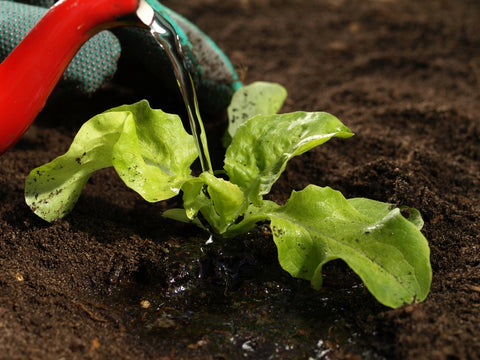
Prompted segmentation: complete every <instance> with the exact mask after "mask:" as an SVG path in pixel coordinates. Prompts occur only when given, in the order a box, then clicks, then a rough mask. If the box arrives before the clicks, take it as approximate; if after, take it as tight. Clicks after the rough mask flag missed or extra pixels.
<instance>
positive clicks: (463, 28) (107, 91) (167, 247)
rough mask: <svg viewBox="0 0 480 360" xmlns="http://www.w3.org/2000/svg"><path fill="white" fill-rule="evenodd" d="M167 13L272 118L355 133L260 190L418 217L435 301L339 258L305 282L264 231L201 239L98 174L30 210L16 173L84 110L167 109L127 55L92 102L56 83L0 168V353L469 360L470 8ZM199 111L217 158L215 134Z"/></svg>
mask: <svg viewBox="0 0 480 360" xmlns="http://www.w3.org/2000/svg"><path fill="white" fill-rule="evenodd" d="M164 3H165V4H167V5H170V6H171V7H172V8H174V9H175V10H177V11H178V12H180V13H182V14H184V15H186V16H187V17H189V18H190V19H191V20H193V21H194V22H195V23H196V24H197V25H199V26H200V28H202V29H203V30H204V31H205V32H206V33H208V34H209V35H211V37H212V38H213V39H214V40H215V41H216V42H217V43H218V44H219V45H220V47H221V48H222V49H224V50H225V52H226V53H227V55H228V56H229V57H230V58H231V60H232V62H233V63H234V64H235V65H236V66H238V69H239V72H240V73H241V74H242V76H243V77H244V81H245V83H250V82H252V81H256V80H268V81H275V82H278V83H281V84H283V85H285V86H286V88H287V89H288V91H289V98H288V100H287V103H286V105H285V108H284V109H283V110H284V111H293V110H309V111H313V110H324V111H328V112H330V113H332V114H334V115H336V116H337V117H339V118H340V119H341V120H342V121H343V122H344V123H345V124H346V125H347V126H349V127H350V128H351V129H352V130H353V131H354V132H355V133H356V136H355V137H353V138H351V139H348V140H333V141H331V142H329V143H327V144H326V145H324V146H322V147H320V148H317V149H314V150H313V151H311V152H309V153H307V154H305V155H302V156H301V157H299V158H296V159H295V160H293V161H292V162H291V163H290V164H289V166H288V168H287V170H286V172H285V173H284V174H283V176H282V178H281V179H280V181H279V183H278V184H277V185H276V186H275V188H274V191H273V194H272V197H273V198H274V199H275V200H276V201H279V202H281V201H284V200H285V199H286V198H287V197H288V196H289V194H290V192H291V190H293V189H302V188H303V187H305V186H306V185H307V184H309V183H314V184H318V185H321V186H326V185H328V186H331V187H333V188H335V189H338V190H340V191H342V192H343V193H344V194H345V196H347V197H357V196H362V197H369V198H373V199H377V200H381V201H386V202H391V203H394V204H398V205H401V204H402V205H408V206H411V207H415V208H417V209H419V210H420V212H421V213H422V215H423V217H424V220H425V227H424V230H423V232H424V234H425V236H426V237H427V239H428V240H429V243H430V246H431V261H432V267H433V284H432V289H431V293H430V295H429V296H428V298H427V299H426V300H425V302H423V303H420V304H413V305H408V306H404V307H402V308H400V309H396V310H392V309H388V308H385V307H383V306H381V305H379V304H378V303H377V302H376V301H375V299H373V298H372V297H371V295H369V293H368V292H367V291H366V290H365V289H364V287H363V286H362V284H361V282H360V281H359V280H358V278H357V277H356V276H355V275H354V274H352V272H351V271H349V270H348V268H346V266H344V265H343V264H342V263H332V264H329V266H328V267H326V269H325V284H324V286H323V288H322V289H321V290H320V291H314V290H312V289H310V287H309V285H308V284H307V283H306V282H304V281H298V280H295V279H292V278H290V277H289V276H288V274H286V273H285V272H283V271H282V270H281V269H280V267H279V266H278V263H277V260H276V253H275V248H274V246H273V244H272V241H271V238H270V236H269V230H268V228H267V227H265V226H260V227H259V228H258V229H257V230H256V231H254V232H252V233H250V234H247V235H245V236H244V237H241V238H238V239H234V240H233V241H230V242H229V243H226V244H223V243H222V242H221V241H216V242H214V245H211V246H206V245H205V242H206V240H207V238H208V235H207V234H205V233H204V232H202V231H200V230H198V229H196V228H194V227H190V226H185V225H181V224H176V223H173V222H171V221H169V220H166V219H163V218H162V217H161V212H162V211H163V210H165V209H167V208H168V207H171V206H174V205H175V204H176V200H172V201H168V202H165V203H160V204H146V203H144V202H143V201H142V200H141V199H139V197H138V196H137V195H136V194H134V193H132V192H131V191H130V190H128V189H127V188H126V187H125V186H124V185H123V184H122V183H121V181H120V180H119V179H118V178H117V177H116V175H115V174H114V173H113V172H112V171H111V170H109V169H106V170H102V171H100V172H98V173H96V174H95V175H94V176H93V177H92V179H91V180H90V181H89V183H88V184H87V186H86V188H85V190H84V192H83V194H82V196H81V198H80V200H79V203H78V205H77V206H76V208H75V210H74V211H73V213H72V214H71V215H70V216H68V217H67V218H65V219H64V220H62V221H58V222H56V223H54V224H47V223H45V222H43V221H42V220H40V219H38V218H37V217H36V216H35V215H34V214H32V213H31V211H30V210H29V209H28V207H27V206H26V205H25V203H24V200H23V189H24V181H25V177H26V175H27V174H28V172H29V171H30V170H31V169H33V168H34V167H36V166H39V165H41V164H43V163H45V162H48V161H50V160H51V159H52V158H53V157H55V156H57V155H60V154H62V153H64V152H65V151H66V149H67V148H68V145H69V143H70V142H71V140H72V138H73V136H74V134H75V132H76V131H77V130H78V128H79V126H80V125H81V124H82V123H83V122H84V121H86V120H87V119H88V118H89V117H90V116H92V115H94V114H96V113H98V112H101V111H103V110H105V109H107V108H109V107H112V106H116V105H120V104H122V103H127V102H133V101H136V100H139V99H141V98H147V99H149V100H150V101H151V103H152V105H157V104H158V106H162V107H163V108H166V109H167V110H170V109H169V107H170V108H171V107H173V105H171V104H165V103H162V100H163V98H162V96H160V95H159V94H158V91H157V89H158V86H159V85H158V84H157V85H156V86H157V88H152V87H149V86H147V85H148V84H151V81H148V80H149V75H148V74H142V71H141V70H138V69H137V70H136V72H135V75H134V76H131V75H129V74H131V73H132V71H133V70H132V69H131V68H128V64H123V65H122V66H123V68H122V67H121V69H120V71H119V74H118V76H117V78H116V79H114V80H113V81H112V82H111V83H109V84H108V85H107V86H106V87H105V88H104V89H102V90H101V91H100V92H99V93H97V94H96V95H95V96H94V97H86V96H83V95H79V94H77V93H75V92H73V91H69V90H63V89H61V88H58V89H57V90H56V91H55V93H54V94H53V95H52V97H51V98H50V100H49V102H48V104H47V107H46V108H45V110H44V111H43V112H42V113H41V114H40V116H39V118H38V119H37V121H36V122H35V125H34V126H33V127H32V128H31V130H30V131H29V132H28V133H27V134H26V135H25V136H24V137H23V138H22V139H21V140H20V142H19V143H18V144H17V145H16V146H15V147H14V148H13V149H12V150H10V151H9V152H7V153H6V154H4V155H3V156H1V157H0V169H1V170H0V175H1V176H0V202H1V207H0V359H2V360H3V359H245V358H247V359H439V360H440V359H445V360H446V359H450V360H451V359H479V358H480V335H479V334H480V331H479V329H480V316H479V315H480V241H479V236H480V225H479V221H478V211H479V207H480V162H479V161H480V150H479V146H478V144H479V140H480V120H479V118H478V114H479V113H480V95H479V90H480V24H479V21H478V19H479V18H480V4H479V3H478V2H477V1H474V0H424V1H416V0H415V1H414V0H403V1H399V0H397V1H395V0H382V1H380V0H271V1H268V0H261V1H260V0H259V1H249V0H243V1H241V0H238V1H234V0H231V1H219V0H201V1H195V2H193V1H186V0H178V1H173V0H171V1H165V2H164ZM142 76H143V78H142ZM142 79H143V80H142ZM204 110H205V111H207V110H208V109H204ZM207 112H208V111H207ZM205 120H206V122H207V123H208V124H207V127H208V128H209V131H210V143H211V144H212V145H213V148H214V152H215V158H216V162H217V164H218V163H219V162H220V159H221V147H220V146H218V145H217V144H216V143H217V142H216V139H218V137H219V134H220V133H221V131H222V129H223V128H224V125H225V123H224V121H223V118H222V116H213V115H209V116H208V119H205ZM218 143H219V141H218Z"/></svg>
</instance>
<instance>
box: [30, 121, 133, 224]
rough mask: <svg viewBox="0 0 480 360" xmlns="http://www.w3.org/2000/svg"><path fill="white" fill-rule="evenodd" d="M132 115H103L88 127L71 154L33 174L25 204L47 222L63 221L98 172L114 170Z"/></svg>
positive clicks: (76, 141) (78, 135) (69, 152)
mask: <svg viewBox="0 0 480 360" xmlns="http://www.w3.org/2000/svg"><path fill="white" fill-rule="evenodd" d="M131 118H132V114H131V113H129V112H112V113H108V114H107V113H103V114H99V115H97V116H95V117H93V118H92V119H91V120H90V121H88V122H87V123H85V124H84V125H83V126H82V127H81V129H80V130H79V132H78V134H77V136H76V137H75V139H74V140H73V143H72V144H71V146H70V148H69V150H68V152H67V153H66V154H64V155H62V156H60V157H57V158H56V159H55V160H53V161H51V162H49V163H48V164H45V165H43V166H40V167H38V168H36V169H34V170H32V171H31V172H30V174H29V175H28V177H27V179H26V183H25V201H26V203H27V204H28V206H30V208H31V209H32V210H33V212H34V213H35V214H37V215H38V216H39V217H41V218H42V219H44V220H47V221H53V220H55V219H60V218H62V217H64V216H65V215H67V214H68V213H69V212H70V211H71V210H72V209H73V207H74V206H75V204H76V202H77V200H78V197H79V196H80V194H81V192H82V189H83V187H84V186H85V184H86V183H87V181H88V179H89V178H90V176H91V175H92V173H93V172H94V171H96V170H99V169H102V168H105V167H109V166H112V148H113V145H114V144H115V143H116V142H117V140H118V138H119V137H120V134H121V132H122V129H123V124H124V123H125V121H126V120H127V119H131Z"/></svg>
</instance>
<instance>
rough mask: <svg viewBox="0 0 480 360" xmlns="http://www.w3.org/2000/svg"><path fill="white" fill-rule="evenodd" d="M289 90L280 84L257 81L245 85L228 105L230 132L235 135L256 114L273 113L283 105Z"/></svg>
mask: <svg viewBox="0 0 480 360" xmlns="http://www.w3.org/2000/svg"><path fill="white" fill-rule="evenodd" d="M286 97H287V90H285V88H284V87H283V86H281V85H279V84H276V83H270V82H265V81H257V82H254V83H252V84H249V85H246V86H243V87H242V88H240V89H239V90H238V91H236V92H235V94H233V97H232V101H231V103H230V106H229V107H228V120H229V125H228V134H229V135H230V137H231V138H233V137H234V136H235V133H236V132H237V130H238V128H239V127H240V126H241V125H243V124H244V123H245V122H247V120H249V119H251V118H252V117H254V116H255V115H273V114H276V113H277V112H278V111H280V109H281V108H282V106H283V103H284V101H285V99H286Z"/></svg>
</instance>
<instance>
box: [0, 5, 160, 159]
mask: <svg viewBox="0 0 480 360" xmlns="http://www.w3.org/2000/svg"><path fill="white" fill-rule="evenodd" d="M153 16H154V14H153V10H152V9H151V7H150V5H148V4H147V3H146V2H145V0H81V1H79V0H61V1H59V2H58V3H56V4H55V5H54V6H53V7H52V8H51V9H50V10H49V11H48V12H47V13H46V14H45V16H44V17H42V19H41V20H40V21H39V22H38V23H37V24H36V25H35V27H34V28H33V29H32V30H31V31H30V33H29V34H28V35H27V36H26V37H25V39H24V40H23V41H22V42H21V43H20V44H19V45H18V46H17V47H16V48H15V49H14V50H13V51H12V52H11V54H10V55H9V56H8V57H7V58H6V59H5V60H4V61H3V62H2V63H1V64H0V83H2V84H3V85H2V89H1V92H0V109H1V115H0V154H2V153H4V152H5V151H6V150H8V149H9V148H10V147H11V146H13V144H15V142H16V141H17V140H18V139H19V138H20V137H21V136H22V135H23V133H24V132H25V131H26V130H27V129H28V127H29V126H30V125H31V123H32V122H33V120H34V119H35V117H36V116H37V115H38V113H39V112H40V111H41V110H42V108H43V107H44V105H45V103H46V101H47V99H48V97H49V95H50V94H51V92H52V91H53V89H54V87H55V85H56V84H57V82H58V81H59V80H60V78H61V76H62V74H63V72H64V71H65V69H66V68H67V66H68V64H69V63H70V61H71V60H72V59H73V57H74V56H75V54H76V53H77V51H78V50H79V49H80V47H81V46H82V45H83V44H84V43H85V42H86V41H87V40H88V39H89V38H91V37H92V36H93V35H95V34H96V33H98V32H99V31H102V30H105V29H107V28H112V27H115V26H120V25H138V26H142V25H143V26H148V25H150V23H151V21H152V20H153ZM132 19H134V20H132Z"/></svg>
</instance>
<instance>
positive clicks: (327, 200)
mask: <svg viewBox="0 0 480 360" xmlns="http://www.w3.org/2000/svg"><path fill="white" fill-rule="evenodd" d="M285 97H286V91H285V89H284V88H283V87H281V86H279V85H277V84H271V83H264V82H259V83H254V84H252V85H249V86H245V87H243V88H242V89H240V90H239V91H238V92H237V93H235V95H234V97H233V99H232V103H231V105H230V107H229V109H228V113H229V121H230V126H229V129H228V134H227V136H226V137H225V139H224V142H225V144H227V145H228V148H227V150H226V155H225V161H224V164H225V165H224V175H225V176H224V177H225V178H222V177H217V176H215V175H213V174H212V173H210V172H203V173H201V174H200V175H199V176H194V175H192V172H191V169H190V168H191V165H192V163H193V162H194V161H195V159H196V158H197V156H198V152H197V150H196V146H195V143H194V140H193V138H192V136H191V135H189V134H188V133H187V132H186V131H185V129H184V128H183V125H182V122H181V119H180V118H179V117H178V116H177V115H172V114H167V113H164V112H163V111H161V110H153V109H151V108H150V106H149V104H148V102H147V101H140V102H138V103H136V104H133V105H124V106H120V107H117V108H114V109H111V110H109V111H107V112H104V113H102V114H100V115H97V116H95V117H93V118H92V119H91V120H89V121H88V122H87V123H85V124H84V125H83V126H82V128H81V129H80V131H79V132H78V134H77V136H76V137H75V139H74V141H73V143H72V145H71V147H70V149H69V150H68V152H67V153H66V154H64V155H62V156H60V157H58V158H56V159H55V160H53V161H52V162H50V163H48V164H46V165H43V166H41V167H39V168H37V169H35V170H33V171H32V172H31V173H30V175H29V176H28V178H27V181H26V187H25V198H26V202H27V204H28V205H29V206H30V207H31V208H32V210H33V211H34V212H35V213H36V214H37V215H38V216H40V217H42V218H43V219H45V220H47V221H53V220H55V219H58V218H62V217H63V216H65V215H66V214H68V213H69V212H70V211H71V210H72V209H73V206H74V205H75V203H76V201H77V199H78V197H79V195H80V193H81V190H82V188H83V186H84V185H85V184H86V182H87V181H88V179H89V177H90V176H91V174H92V173H93V172H94V171H96V170H98V169H101V168H105V167H110V166H113V167H114V168H115V170H116V172H117V173H118V175H119V176H120V178H121V179H122V180H123V181H124V182H125V184H126V185H127V186H128V187H130V188H132V189H133V190H135V191H136V192H137V193H138V194H140V195H141V196H142V197H143V198H144V199H145V200H147V201H150V202H157V201H162V200H166V199H169V198H171V197H174V196H176V195H179V194H180V193H181V194H182V197H183V208H182V209H170V210H168V211H166V212H165V213H164V216H166V217H168V218H172V219H175V220H180V221H184V222H189V223H194V224H196V225H198V226H200V227H202V228H205V229H208V230H209V231H212V232H214V233H215V234H218V235H221V236H224V237H234V236H236V235H238V234H241V233H245V232H247V231H249V230H251V229H252V228H253V227H255V226H256V224H257V223H269V224H270V229H271V232H272V236H273V240H274V242H275V244H276V246H277V249H278V258H279V262H280V264H281V266H282V267H283V268H284V269H285V270H286V271H287V272H289V273H290V274H291V275H292V276H294V277H298V278H302V279H306V280H308V281H310V282H311V285H312V286H313V287H314V288H315V289H318V288H320V287H321V285H322V267H323V265H325V264H326V263H327V262H329V261H331V260H334V259H341V260H343V261H344V262H346V263H347V264H348V265H349V266H350V267H351V268H352V269H353V270H354V271H355V272H356V273H357V274H358V275H359V277H360V278H361V279H362V280H363V282H364V284H365V286H366V287H367V288H368V289H369V291H370V292H371V293H372V294H373V295H374V296H375V297H376V298H377V299H378V301H379V302H381V303H382V304H384V305H386V306H389V307H394V308H395V307H399V306H401V305H403V304H406V303H412V302H414V301H423V300H424V299H425V298H426V296H427V294H428V291H429V289H430V284H431V277H432V272H431V266H430V259H429V256H430V251H429V247H428V243H427V240H426V239H425V237H424V236H423V235H422V233H421V232H420V229H421V228H422V226H423V222H422V219H421V216H420V214H419V212H418V211H416V210H414V209H409V211H408V213H409V217H408V218H405V217H404V216H402V213H401V211H400V209H399V208H396V207H394V206H392V205H391V204H386V203H382V202H378V201H373V200H369V199H365V198H353V199H346V198H345V197H344V196H343V195H342V194H341V193H340V192H338V191H335V190H333V189H331V188H330V187H319V186H315V185H309V186H307V187H306V188H305V189H303V190H301V191H293V192H292V194H291V197H290V199H289V200H288V201H287V202H286V203H285V204H284V205H279V204H276V203H275V202H273V201H270V200H266V199H264V196H265V195H267V194H268V193H269V191H270V189H271V188H272V185H273V184H274V183H275V181H276V180H278V178H279V177H280V175H281V174H282V172H283V171H284V170H285V167H286V165H287V163H288V161H289V160H290V159H292V158H293V157H295V156H298V155H301V154H303V153H305V152H306V151H309V150H310V149H312V148H314V147H316V146H319V145H321V144H323V143H325V142H327V141H328V140H330V139H332V138H334V137H338V138H348V137H351V136H352V135H353V133H352V132H351V131H350V130H349V129H348V128H347V127H346V126H345V125H343V124H342V123H341V122H340V121H339V120H338V119H337V118H336V117H334V116H333V115H330V114H328V113H325V112H293V113H287V114H277V112H278V111H279V110H280V107H281V106H282V104H283V101H284V99H285Z"/></svg>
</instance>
